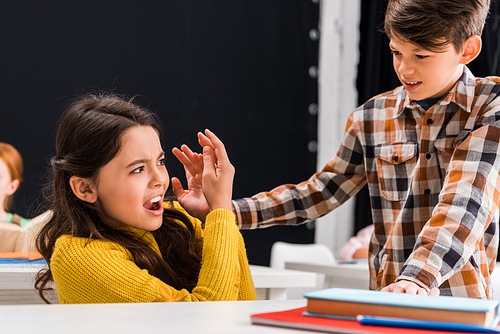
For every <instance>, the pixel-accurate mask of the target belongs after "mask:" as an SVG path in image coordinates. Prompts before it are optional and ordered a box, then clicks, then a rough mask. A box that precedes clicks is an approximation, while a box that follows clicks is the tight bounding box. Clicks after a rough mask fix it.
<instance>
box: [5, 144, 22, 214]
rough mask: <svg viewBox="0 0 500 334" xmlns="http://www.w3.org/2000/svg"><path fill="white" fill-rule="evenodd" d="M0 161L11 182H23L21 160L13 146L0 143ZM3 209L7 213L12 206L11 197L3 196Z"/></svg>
mask: <svg viewBox="0 0 500 334" xmlns="http://www.w3.org/2000/svg"><path fill="white" fill-rule="evenodd" d="M0 160H2V161H3V162H4V163H5V165H6V166H7V169H8V170H9V174H10V179H11V180H12V181H14V180H19V184H21V182H22V181H23V179H22V176H23V158H21V154H19V152H18V151H17V150H16V149H15V148H14V146H12V145H10V144H7V143H0ZM2 205H3V209H4V210H5V211H7V212H8V211H9V210H10V208H11V206H12V195H10V196H5V199H4V202H3V203H2Z"/></svg>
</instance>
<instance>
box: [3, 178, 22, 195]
mask: <svg viewBox="0 0 500 334" xmlns="http://www.w3.org/2000/svg"><path fill="white" fill-rule="evenodd" d="M18 187H19V180H17V179H16V180H12V181H10V184H9V188H8V189H7V191H6V192H5V195H7V196H10V195H12V194H13V193H15V192H16V190H17V188H18Z"/></svg>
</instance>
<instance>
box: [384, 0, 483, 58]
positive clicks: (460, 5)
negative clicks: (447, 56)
mask: <svg viewBox="0 0 500 334" xmlns="http://www.w3.org/2000/svg"><path fill="white" fill-rule="evenodd" d="M489 9H490V0H459V1H457V0H389V2H388V5H387V11H386V14H385V23H384V31H385V33H386V34H387V36H388V37H389V38H391V39H392V38H396V39H398V38H399V39H402V40H404V41H407V42H410V43H412V44H415V45H418V46H419V47H421V48H423V49H425V50H428V51H431V52H442V51H443V50H444V49H445V48H446V47H447V46H448V45H449V44H452V45H453V47H454V48H455V50H456V51H457V52H460V51H461V49H462V43H463V42H464V41H465V40H467V38H469V37H471V36H473V35H478V36H481V34H482V32H483V27H484V23H485V21H486V17H487V16H488V12H489Z"/></svg>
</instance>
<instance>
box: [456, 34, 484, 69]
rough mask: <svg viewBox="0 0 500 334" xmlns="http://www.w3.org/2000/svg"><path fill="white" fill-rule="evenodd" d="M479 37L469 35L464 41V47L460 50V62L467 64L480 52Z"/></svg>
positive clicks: (480, 43) (480, 42)
mask: <svg viewBox="0 0 500 334" xmlns="http://www.w3.org/2000/svg"><path fill="white" fill-rule="evenodd" d="M481 45H482V41H481V37H479V36H478V35H473V36H471V37H469V38H468V39H467V40H466V41H465V42H464V48H463V51H462V59H461V60H460V64H468V63H470V62H471V61H473V60H474V59H475V58H476V57H477V55H478V54H479V52H481Z"/></svg>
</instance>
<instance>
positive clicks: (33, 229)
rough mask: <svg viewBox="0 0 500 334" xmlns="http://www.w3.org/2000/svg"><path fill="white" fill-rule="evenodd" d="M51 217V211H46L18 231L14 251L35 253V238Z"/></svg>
mask: <svg viewBox="0 0 500 334" xmlns="http://www.w3.org/2000/svg"><path fill="white" fill-rule="evenodd" d="M51 217H52V211H50V210H48V211H45V212H44V213H42V214H40V215H38V216H36V217H35V218H33V219H31V220H30V221H29V223H28V224H26V226H24V227H23V228H21V229H20V231H19V237H18V238H17V242H16V246H15V249H14V251H16V252H35V251H36V247H35V238H36V235H37V234H38V232H39V231H40V229H41V228H42V226H43V225H44V224H45V223H46V222H48V221H49V219H50V218H51Z"/></svg>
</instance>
